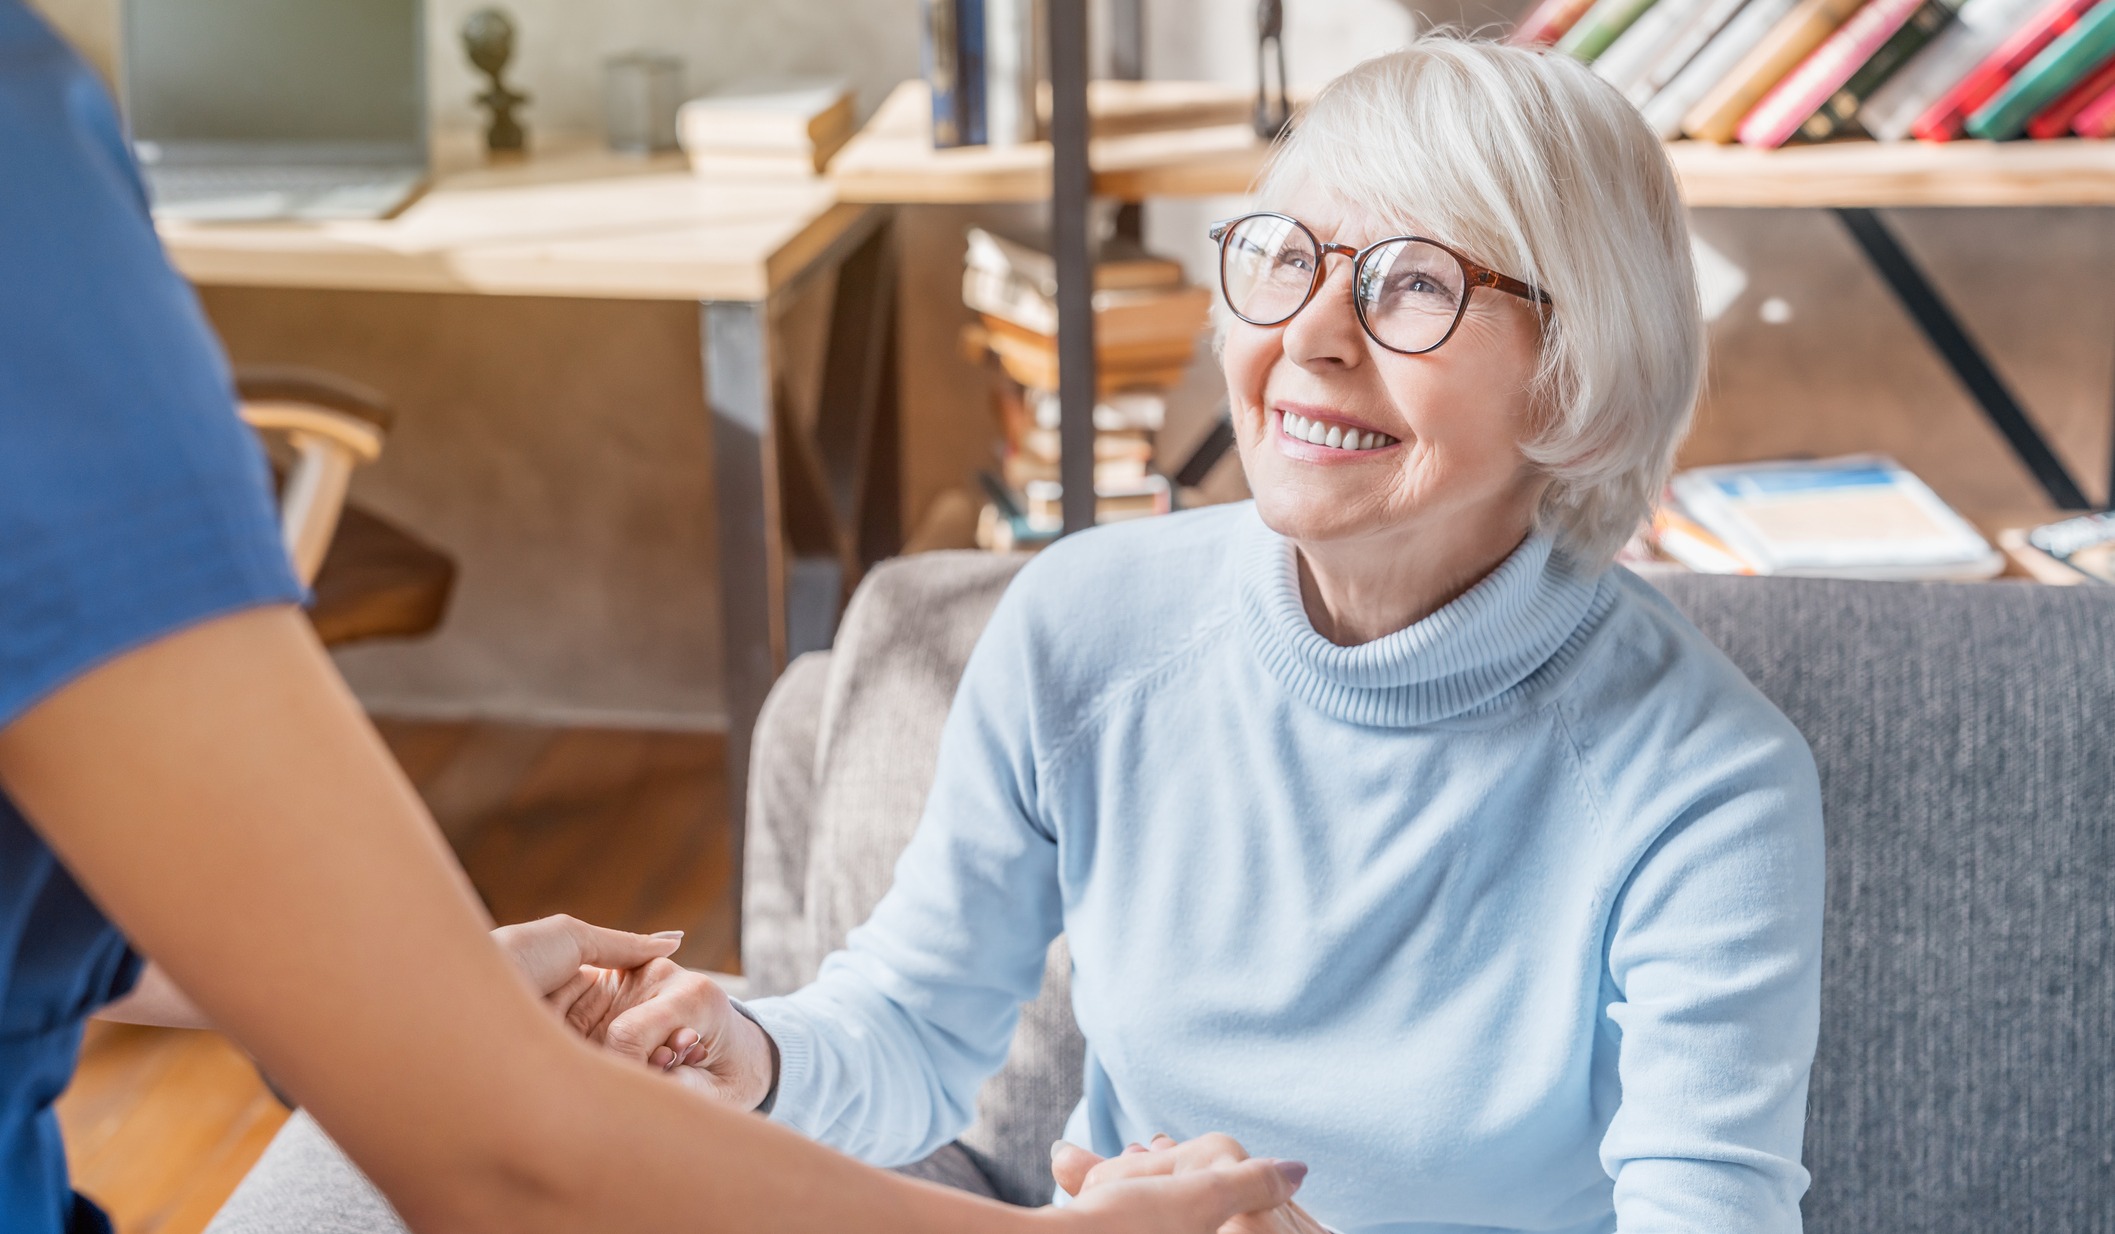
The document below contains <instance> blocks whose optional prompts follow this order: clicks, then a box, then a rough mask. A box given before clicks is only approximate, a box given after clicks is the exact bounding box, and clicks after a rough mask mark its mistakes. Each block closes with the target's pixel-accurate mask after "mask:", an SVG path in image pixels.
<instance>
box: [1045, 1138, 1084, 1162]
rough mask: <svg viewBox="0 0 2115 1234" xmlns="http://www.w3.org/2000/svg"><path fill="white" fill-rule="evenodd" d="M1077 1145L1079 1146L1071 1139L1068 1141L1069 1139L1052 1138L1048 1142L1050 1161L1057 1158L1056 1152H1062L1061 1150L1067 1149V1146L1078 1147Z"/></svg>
mask: <svg viewBox="0 0 2115 1234" xmlns="http://www.w3.org/2000/svg"><path fill="white" fill-rule="evenodd" d="M1078 1147H1079V1145H1077V1144H1074V1143H1073V1142H1072V1141H1070V1140H1052V1141H1051V1142H1050V1159H1051V1160H1052V1161H1056V1160H1057V1158H1058V1154H1059V1153H1062V1152H1064V1151H1065V1150H1066V1149H1068V1148H1078Z"/></svg>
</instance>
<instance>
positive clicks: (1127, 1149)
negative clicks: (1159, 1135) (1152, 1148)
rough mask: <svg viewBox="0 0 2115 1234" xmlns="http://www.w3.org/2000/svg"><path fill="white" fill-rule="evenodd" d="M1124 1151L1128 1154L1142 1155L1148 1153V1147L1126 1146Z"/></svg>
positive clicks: (1138, 1145)
mask: <svg viewBox="0 0 2115 1234" xmlns="http://www.w3.org/2000/svg"><path fill="white" fill-rule="evenodd" d="M1124 1151H1125V1152H1127V1153H1142V1152H1144V1151H1146V1146H1145V1145H1143V1144H1126V1145H1124Z"/></svg>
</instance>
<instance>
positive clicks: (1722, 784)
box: [1601, 724, 1823, 1234]
mask: <svg viewBox="0 0 2115 1234" xmlns="http://www.w3.org/2000/svg"><path fill="white" fill-rule="evenodd" d="M1778 728H1779V729H1781V731H1772V732H1765V733H1761V734H1757V735H1755V737H1754V738H1753V739H1752V740H1751V741H1750V742H1749V743H1748V744H1746V745H1745V747H1744V748H1742V749H1740V750H1739V751H1737V752H1729V753H1726V754H1725V756H1724V757H1722V758H1720V759H1719V760H1717V761H1716V762H1715V763H1714V764H1713V765H1712V766H1711V767H1710V769H1709V771H1708V772H1706V773H1703V774H1701V775H1700V776H1699V777H1698V779H1699V780H1701V781H1708V782H1707V783H1700V784H1699V785H1698V786H1697V788H1696V789H1695V791H1693V792H1692V793H1691V794H1690V796H1689V798H1688V800H1687V802H1686V804H1685V805H1684V806H1683V807H1682V808H1681V809H1680V810H1679V812H1677V813H1676V814H1675V815H1674V817H1673V819H1672V821H1671V823H1670V824H1669V825H1668V826H1666V827H1665V828H1664V829H1663V830H1662V831H1661V832H1660V834H1659V836H1658V839H1657V841H1656V842H1654V843H1653V844H1652V845H1651V847H1650V848H1649V850H1648V851H1647V852H1646V853H1645V854H1644V855H1643V858H1642V859H1641V860H1640V861H1639V862H1638V863H1637V865H1636V867H1635V868H1634V870H1633V872H1632V874H1631V876H1630V878H1629V880H1628V882H1627V883H1626V885H1625V886H1624V887H1623V889H1622V891H1621V893H1620V894H1619V895H1618V897H1617V899H1616V903H1615V908H1614V911H1613V913H1612V916H1611V921H1610V932H1609V933H1610V937H1609V942H1608V953H1607V954H1608V973H1609V977H1610V979H1611V980H1612V981H1613V983H1614V985H1615V987H1616V997H1615V1000H1614V1001H1613V1002H1612V1003H1611V1004H1610V1006H1609V1009H1608V1014H1609V1017H1610V1018H1611V1019H1612V1020H1614V1021H1615V1023H1616V1024H1617V1025H1618V1026H1619V1027H1620V1029H1621V1041H1620V1045H1619V1047H1618V1048H1619V1053H1618V1056H1617V1068H1618V1073H1619V1075H1620V1077H1621V1080H1622V1100H1621V1104H1620V1105H1619V1106H1618V1107H1617V1109H1616V1113H1615V1116H1614V1118H1613V1119H1612V1120H1611V1121H1610V1124H1609V1128H1608V1133H1607V1135H1606V1136H1605V1137H1604V1138H1603V1140H1602V1144H1601V1160H1602V1164H1603V1166H1604V1167H1605V1168H1606V1169H1607V1170H1608V1172H1609V1174H1610V1176H1611V1177H1613V1178H1614V1180H1615V1204H1616V1226H1617V1228H1618V1229H1619V1230H1621V1231H1622V1234H1676V1232H1681V1234H1693V1232H1696V1231H1707V1230H1708V1231H1722V1230H1740V1231H1744V1232H1747V1234H1798V1231H1799V1229H1800V1216H1799V1198H1800V1195H1801V1194H1802V1193H1803V1192H1804V1191H1805V1190H1806V1185H1807V1173H1806V1170H1805V1169H1803V1168H1802V1167H1801V1166H1800V1164H1799V1159H1800V1140H1801V1136H1802V1133H1803V1131H1804V1126H1805V1120H1806V1095H1807V1073H1808V1070H1809V1069H1810V1068H1811V1066H1812V1064H1813V1060H1814V1042H1815V1037H1816V1034H1817V1032H1818V1030H1819V1024H1820V999H1821V901H1822V879H1823V872H1822V832H1821V799H1820V786H1819V784H1818V782H1817V780H1816V778H1815V773H1814V764H1813V760H1812V757H1811V755H1809V753H1808V751H1807V748H1806V744H1805V743H1804V742H1803V741H1801V740H1800V738H1799V735H1798V734H1797V733H1796V732H1793V731H1792V729H1791V726H1790V725H1789V724H1782V725H1780V726H1778ZM1677 774H1680V773H1678V772H1677V773H1670V776H1669V778H1673V776H1674V775H1677Z"/></svg>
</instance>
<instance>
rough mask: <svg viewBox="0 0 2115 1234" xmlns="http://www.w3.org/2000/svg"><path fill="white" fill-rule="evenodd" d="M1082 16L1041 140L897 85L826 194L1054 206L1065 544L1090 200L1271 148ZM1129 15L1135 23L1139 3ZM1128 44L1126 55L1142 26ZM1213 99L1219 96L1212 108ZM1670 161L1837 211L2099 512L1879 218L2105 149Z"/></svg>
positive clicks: (1057, 31)
mask: <svg viewBox="0 0 2115 1234" xmlns="http://www.w3.org/2000/svg"><path fill="white" fill-rule="evenodd" d="M1078 7H1079V6H1068V5H1051V6H1049V19H1050V22H1051V47H1052V50H1053V59H1052V62H1051V76H1052V103H1053V107H1052V120H1053V123H1052V130H1053V140H1052V141H1048V142H1035V143H1029V144H1026V145H1022V146H1017V147H1013V148H1010V149H1004V150H991V149H985V148H976V147H971V148H962V149H952V150H935V149H933V148H932V144H931V141H930V138H929V127H928V126H929V119H928V117H929V116H930V113H931V107H930V95H929V94H928V93H927V90H926V86H925V83H924V82H922V81H908V82H904V83H903V84H902V85H900V86H898V87H897V88H896V89H895V90H894V91H893V92H892V93H891V94H890V95H889V97H888V98H887V99H886V100H885V101H884V102H883V104H882V106H881V107H880V108H879V109H878V110H877V111H876V112H875V113H874V115H873V117H872V118H871V119H870V120H869V121H868V123H867V125H866V126H865V127H864V128H863V129H862V130H861V131H860V133H859V134H857V135H856V136H854V137H853V138H852V140H851V141H850V142H848V143H847V144H846V146H845V147H844V149H843V150H842V151H840V152H839V153H838V155H837V157H836V158H835V159H834V160H833V161H832V163H831V165H830V168H829V174H830V177H831V180H832V182H833V184H834V186H835V188H836V191H837V194H838V198H839V200H841V201H846V202H867V203H890V204H916V203H954V204H961V203H972V202H1026V201H1042V200H1048V201H1050V202H1051V216H1052V233H1053V239H1054V241H1055V243H1054V245H1053V248H1054V249H1055V254H1054V255H1055V257H1056V258H1057V263H1058V271H1059V296H1058V321H1059V351H1060V357H1059V366H1060V372H1061V382H1060V385H1061V389H1060V391H1059V395H1060V402H1061V406H1062V407H1063V408H1064V412H1063V417H1064V430H1063V441H1064V443H1065V446H1064V449H1065V453H1066V455H1067V456H1068V462H1067V463H1066V467H1065V472H1064V475H1065V477H1066V487H1067V493H1068V497H1067V503H1066V521H1065V529H1066V531H1067V532H1071V531H1075V530H1079V529H1081V528H1083V527H1085V526H1088V525H1090V524H1091V522H1092V517H1093V503H1092V501H1091V499H1089V498H1081V499H1080V504H1079V505H1077V506H1075V505H1074V503H1073V501H1072V498H1071V496H1070V493H1071V490H1072V489H1073V488H1075V487H1081V486H1086V487H1087V488H1088V490H1089V491H1090V492H1091V486H1087V485H1086V477H1087V476H1088V475H1089V474H1090V473H1089V472H1088V471H1086V470H1084V469H1085V468H1086V467H1087V466H1088V464H1087V463H1086V462H1085V461H1082V462H1080V463H1079V464H1078V465H1079V466H1080V467H1081V468H1082V470H1080V471H1078V472H1075V471H1074V470H1073V464H1072V463H1071V462H1070V461H1069V459H1070V456H1071V455H1072V454H1074V453H1075V449H1074V445H1075V443H1078V447H1079V448H1078V450H1077V453H1080V454H1082V455H1084V454H1085V453H1086V451H1087V450H1088V449H1090V448H1091V444H1092V440H1093V437H1092V426H1091V416H1092V399H1091V397H1089V395H1088V393H1087V392H1090V391H1092V390H1093V389H1094V388H1095V385H1094V353H1093V343H1092V330H1093V322H1092V313H1091V311H1090V310H1089V308H1088V298H1087V292H1086V287H1087V280H1088V278H1089V273H1088V271H1089V267H1090V264H1091V261H1092V257H1091V254H1090V253H1089V251H1088V247H1087V240H1086V230H1085V229H1086V223H1085V215H1086V203H1087V201H1088V200H1090V199H1091V198H1092V197H1097V196H1099V197H1104V198H1109V199H1113V200H1117V201H1123V202H1140V201H1144V200H1146V199H1148V198H1153V197H1197V196H1214V195H1236V194H1241V193H1245V192H1246V191H1247V190H1248V187H1249V185H1250V184H1251V183H1252V182H1253V180H1254V178H1255V175H1256V173H1257V172H1258V171H1259V170H1260V169H1261V167H1262V165H1263V161H1264V157H1265V155H1266V154H1267V153H1268V145H1267V143H1265V142H1263V141H1261V140H1259V139H1258V138H1257V137H1256V136H1255V134H1254V133H1253V132H1252V131H1251V130H1250V128H1249V125H1248V123H1247V119H1246V117H1247V114H1248V107H1249V106H1250V104H1251V101H1252V96H1251V95H1250V94H1249V93H1248V92H1247V91H1245V90H1242V89H1239V88H1235V87H1227V86H1214V85H1210V84H1206V83H1168V82H1145V81H1094V82H1088V81H1087V80H1086V77H1087V69H1086V52H1085V44H1084V35H1083V33H1081V32H1079V31H1074V30H1071V29H1070V28H1069V27H1070V25H1071V24H1072V23H1073V22H1074V21H1075V14H1073V13H1072V12H1070V10H1072V9H1076V8H1078ZM1131 7H1132V9H1133V10H1134V11H1133V13H1132V14H1131V16H1132V17H1133V18H1134V20H1135V7H1136V4H1135V0H1132V4H1131ZM1082 20H1083V19H1082ZM1061 27H1065V28H1061ZM1129 33H1130V35H1131V40H1130V41H1131V42H1132V43H1134V44H1135V43H1136V41H1137V40H1136V35H1137V31H1136V30H1132V31H1130V32H1129ZM1118 34H1119V36H1122V35H1123V34H1124V31H1122V30H1119V31H1118ZM1120 41H1121V37H1120ZM1075 49H1076V51H1077V54H1076V55H1074V54H1072V53H1073V51H1074V50H1075ZM1061 53H1062V54H1061ZM1133 58H1134V59H1135V56H1134V57H1133ZM1215 91H1217V92H1219V94H1220V102H1219V103H1218V104H1217V105H1216V107H1215V105H1214V104H1213V102H1212V98H1213V94H1214V92H1215ZM1177 98H1179V99H1181V100H1182V101H1183V103H1184V104H1185V105H1186V106H1187V107H1189V108H1190V112H1189V114H1188V116H1187V118H1186V120H1185V122H1184V123H1181V124H1170V123H1160V124H1157V125H1156V124H1155V123H1153V118H1154V117H1155V116H1165V114H1166V111H1167V108H1168V107H1169V105H1170V104H1169V100H1171V99H1177ZM1220 109H1223V110H1220ZM1667 153H1668V156H1669V158H1670V159H1671V160H1672V162H1673V165H1674V170H1675V174H1676V177H1677V179H1678V181H1679V182H1680V185H1681V190H1682V195H1683V197H1684V199H1685V200H1686V201H1687V202H1688V203H1689V204H1690V205H1691V206H1693V207H1699V208H1704V207H1709V208H1793V209H1824V210H1828V211H1830V212H1832V213H1834V214H1835V215H1836V216H1837V218H1838V220H1839V221H1840V222H1841V223H1842V225H1843V226H1844V228H1845V230H1846V231H1847V232H1848V233H1849V235H1850V237H1851V239H1852V240H1853V242H1854V243H1856V244H1857V246H1858V248H1859V249H1860V250H1861V251H1862V252H1863V253H1864V254H1865V256H1866V258H1867V261H1868V262H1869V263H1870V265H1871V266H1872V269H1873V271H1874V273H1875V274H1876V275H1878V276H1879V277H1880V279H1881V280H1882V281H1883V282H1884V283H1885V284H1886V285H1887V287H1888V289H1889V291H1890V292H1892V293H1893V295H1894V297H1895V299H1896V302H1897V303H1898V304H1899V305H1900V306H1901V308H1902V309H1903V311H1904V312H1905V313H1906V314H1907V315H1908V316H1909V317H1910V319H1911V320H1912V321H1913V322H1914V323H1915V324H1916V326H1917V328H1918V330H1919V331H1920V332H1921V333H1922V334H1923V335H1924V338H1925V340H1926V341H1927V342H1928V343H1929V344H1930V345H1931V347H1932V349H1933V351H1934V352H1936V353H1937V355H1938V356H1939V358H1940V359H1941V360H1943V361H1944V362H1945V363H1946V365H1947V366H1948V368H1950V369H1951V370H1952V372H1953V374H1954V376H1955V378H1956V379H1957V380H1958V381H1959V382H1960V384H1961V385H1962V387H1963V388H1964V389H1965V390H1966V391H1967V393H1968V394H1969V396H1970V397H1971V398H1972V399H1973V400H1974V401H1975V404H1976V406H1977V408H1978V409H1979V410H1980V411H1981V412H1982V413H1983V415H1984V417H1985V418H1986V419H1988V420H1989V421H1990V423H1991V425H1992V426H1993V427H1994V428H1996V429H1997V431H1998V432H1999V433H2000V434H2001V435H2002V436H2003V437H2004V438H2005V440H2006V442H2007V444H2008V445H2010V446H2011V448H2012V450H2013V452H2014V453H2015V454H2016V455H2018V457H2019V459H2020V462H2021V463H2022V464H2023V465H2024V466H2025V467H2026V468H2027V470H2028V471H2029V473H2031V474H2032V475H2033V476H2034V478H2035V480H2036V481H2037V482H2038V483H2039V484H2040V485H2041V487H2042V489H2043V491H2044V492H2045V493H2047V495H2048V496H2049V499H2050V500H2051V501H2052V502H2053V503H2054V504H2055V505H2056V506H2057V507H2058V508H2059V509H2065V510H2082V509H2090V508H2093V507H2094V504H2095V503H2094V502H2093V501H2092V500H2091V499H2090V498H2089V497H2088V496H2087V495H2086V491H2085V489H2084V487H2083V486H2082V485H2081V484H2080V483H2079V482H2078V480H2077V478H2076V477H2074V476H2072V475H2071V474H2070V473H2069V471H2068V470H2067V469H2066V468H2065V467H2064V465H2063V463H2062V461H2061V460H2059V459H2058V458H2057V457H2056V453H2055V451H2054V450H2052V449H2051V448H2050V446H2049V444H2048V441H2047V439H2046V438H2045V437H2044V436H2043V435H2042V433H2041V431H2040V429H2039V428H2038V427H2036V425H2035V424H2034V421H2033V418H2032V417H2031V416H2030V415H2029V414H2028V412H2027V410H2026V408H2025V407H2024V406H2022V405H2021V403H2020V401H2019V399H2018V398H2017V397H2016V396H2015V395H2014V394H2013V393H2012V391H2011V390H2010V388H2009V387H2008V386H2007V385H2006V384H2005V382H2004V380H2003V378H2001V377H2000V376H1999V375H1998V373H1997V370H1996V369H1995V368H1994V367H1993V366H1992V365H1991V363H1990V361H1989V359H1988V358H1987V357H1986V356H1985V355H1984V354H1983V352H1982V350H1981V348H1980V347H1979V346H1978V345H1977V344H1976V342H1975V341H1974V339H1973V338H1972V337H1971V336H1970V335H1969V334H1968V332H1967V330H1966V329H1965V328H1964V327H1963V326H1962V325H1961V323H1960V320H1959V319H1958V318H1957V317H1956V316H1955V315H1954V313H1953V311H1952V309H1951V308H1950V307H1949V306H1948V305H1947V303H1946V301H1945V298H1944V297H1943V296H1942V295H1941V294H1940V293H1939V291H1938V289H1937V288H1936V287H1935V286H1934V285H1933V284H1932V282H1931V280H1930V278H1929V277H1928V276H1927V275H1926V274H1925V273H1924V271H1923V269H1922V268H1921V267H1920V266H1919V265H1918V264H1917V262H1916V261H1915V259H1914V258H1913V257H1912V256H1911V255H1910V254H1909V252H1908V251H1907V250H1906V249H1905V248H1904V247H1903V246H1902V243H1901V241H1900V239H1899V238H1898V237H1897V236H1896V235H1895V232H1894V229H1893V228H1892V227H1891V226H1890V225H1889V224H1888V222H1887V220H1886V218H1885V217H1884V216H1883V215H1881V214H1880V213H1878V211H1880V210H1881V209H1892V208H1916V207H1951V208H1962V207H2026V206H2097V207H2108V206H2115V141H2107V140H2103V141H2094V140H2085V139H2077V138H2068V139H2060V140H2052V141H2031V142H2030V141H2015V142H1987V141H1956V142H1946V143H1927V142H1907V141H1905V142H1875V141H1869V140H1864V139H1849V140H1840V141H1831V142H1824V143H1819V144H1813V145H1793V146H1785V147H1781V148H1779V149H1774V150H1755V149H1750V148H1747V147H1745V146H1718V145H1709V144H1705V143H1699V142H1690V141H1678V142H1671V143H1669V144H1668V146H1667ZM1068 288H1069V289H1070V290H1069V294H1068ZM1075 421H1078V423H1075ZM1212 440H1213V441H1216V442H1218V443H1219V448H1221V449H1224V447H1225V444H1226V442H1227V441H1228V440H1229V437H1228V435H1227V434H1225V433H1223V432H1222V433H1216V434H1214V435H1213V438H1212ZM1198 461H1200V460H1192V464H1193V466H1192V467H1190V468H1186V470H1196V468H1195V467H1194V464H1195V463H1196V462H1198ZM1207 465H1208V461H1207ZM1075 481H1077V482H1078V483H1075ZM2100 493H2101V501H2102V504H2103V505H2115V451H2111V456H2110V458H2109V460H2108V471H2107V475H2106V478H2105V487H2103V488H2101V489H2100Z"/></svg>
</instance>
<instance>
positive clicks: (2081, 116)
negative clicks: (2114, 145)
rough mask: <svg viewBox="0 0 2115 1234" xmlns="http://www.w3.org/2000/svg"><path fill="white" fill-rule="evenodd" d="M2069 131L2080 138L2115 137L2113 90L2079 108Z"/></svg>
mask: <svg viewBox="0 0 2115 1234" xmlns="http://www.w3.org/2000/svg"><path fill="white" fill-rule="evenodd" d="M2071 131H2072V132H2073V133H2076V134H2077V135H2078V136H2080V137H2115V89H2109V90H2105V91H2103V92H2102V93H2101V96H2100V97H2099V98H2097V99H2094V100H2093V101H2092V102H2090V103H2087V104H2086V105H2085V106H2084V107H2082V108H2080V109H2079V112H2078V118H2077V119H2075V120H2073V121H2071Z"/></svg>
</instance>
